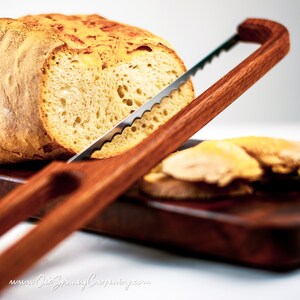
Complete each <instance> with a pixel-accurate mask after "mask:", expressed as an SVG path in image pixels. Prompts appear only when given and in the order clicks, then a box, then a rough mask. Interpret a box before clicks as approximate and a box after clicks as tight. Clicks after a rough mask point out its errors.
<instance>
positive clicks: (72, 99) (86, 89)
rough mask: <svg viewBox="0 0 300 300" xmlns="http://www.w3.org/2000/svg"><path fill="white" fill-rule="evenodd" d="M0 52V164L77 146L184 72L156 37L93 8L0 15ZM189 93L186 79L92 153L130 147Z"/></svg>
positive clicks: (56, 155) (54, 154) (62, 153)
mask: <svg viewBox="0 0 300 300" xmlns="http://www.w3.org/2000/svg"><path fill="white" fill-rule="evenodd" d="M0 55H1V57H2V59H1V62H0V64H1V67H0V78H1V87H0V109H1V114H0V141H1V144H0V162H1V163H11V162H18V161H25V160H33V159H35V160H36V159H37V160H39V159H42V160H43V159H54V158H61V157H67V156H71V155H73V154H75V153H78V152H80V151H81V150H83V149H84V148H85V147H86V146H88V145H89V144H90V143H91V142H92V141H93V140H95V139H96V138H98V137H99V136H101V135H102V134H103V133H105V132H106V131H107V130H109V129H110V128H111V127H113V126H114V125H115V124H117V123H118V122H119V121H121V120H122V119H123V118H124V117H126V116H127V115H128V114H130V113H131V112H132V111H134V110H136V109H137V108H138V107H139V106H141V105H142V104H143V103H144V102H145V101H147V100H149V99H151V98H152V97H153V96H154V95H156V94H157V93H158V92H159V91H160V90H161V89H162V88H163V87H165V86H166V85H168V84H169V83H171V82H172V81H173V80H174V79H175V78H177V77H178V76H179V75H180V74H182V73H183V72H184V71H185V67H184V64H183V63H182V61H181V60H180V58H179V57H178V55H177V54H176V53H175V51H174V50H173V48H172V47H171V46H170V45H169V44H168V43H167V42H166V41H164V40H163V39H161V38H159V37H156V36H155V35H153V34H151V33H149V32H148V31H145V30H142V29H139V28H136V27H132V26H128V25H124V24H121V23H117V22H114V21H110V20H107V19H105V18H103V17H100V16H98V15H80V16H79V15H78V16H65V15H58V14H48V15H36V16H26V17H23V18H20V19H17V20H15V19H1V20H0ZM3 58H5V59H3ZM193 98H194V91H193V86H192V83H191V82H188V83H187V84H185V85H183V86H182V87H181V88H180V89H179V91H176V92H174V93H173V94H172V95H171V96H170V97H169V98H166V99H164V100H163V103H162V104H161V105H158V106H156V107H155V108H154V109H153V110H152V111H151V112H150V113H146V114H145V115H144V117H143V118H142V119H141V120H137V121H136V122H135V123H134V125H133V126H132V127H130V128H127V129H126V130H125V131H124V132H123V134H122V135H120V136H116V137H115V139H114V141H113V142H112V143H110V144H106V145H105V146H104V147H103V149H102V150H101V151H100V152H97V153H95V156H96V157H99V158H102V157H109V156H114V155H117V154H119V153H121V152H123V151H125V150H127V149H129V148H131V147H132V146H134V145H135V144H137V143H138V142H140V141H141V140H142V139H144V138H145V137H146V136H148V135H149V134H150V133H151V132H153V131H154V130H155V129H156V128H157V127H158V126H160V125H161V124H163V123H165V122H166V121H167V120H168V119H170V118H171V117H172V116H173V115H174V114H176V113H177V112H178V111H179V110H180V109H181V108H183V107H184V106H185V105H187V104H188V103H189V102H190V101H191V100H192V99H193Z"/></svg>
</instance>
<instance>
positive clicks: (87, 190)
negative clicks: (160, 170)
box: [0, 19, 289, 288]
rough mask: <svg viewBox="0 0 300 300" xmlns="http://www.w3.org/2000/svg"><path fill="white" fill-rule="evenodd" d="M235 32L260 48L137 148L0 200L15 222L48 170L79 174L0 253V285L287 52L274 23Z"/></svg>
mask: <svg viewBox="0 0 300 300" xmlns="http://www.w3.org/2000/svg"><path fill="white" fill-rule="evenodd" d="M238 32H239V36H240V39H241V40H242V41H250V42H257V43H262V46H261V47H260V48H259V49H258V50H256V51H255V52H254V53H253V54H251V55H250V56H249V57H248V58H246V59H245V60H244V61H243V62H242V63H240V64H239V65H238V66H236V67H235V68H234V69H233V70H232V71H230V72H229V73H228V74H227V75H225V76H224V77H223V78H221V79H220V80H219V81H218V82H216V83H215V84H214V85H213V86H211V87H210V88H209V89H208V90H206V91H205V92H204V93H203V94H201V95H200V96H199V97H197V98H196V99H195V100H194V101H193V102H192V103H190V104H189V105H187V106H186V107H185V108H184V109H182V110H181V111H180V112H179V113H178V114H176V115H175V116H174V117H173V118H172V119H171V120H169V121H168V122H167V123H166V124H164V125H163V126H161V127H159V129H157V130H156V131H155V132H154V133H153V134H152V135H150V136H149V137H148V138H146V139H145V140H144V141H142V142H141V143H140V144H138V145H137V146H136V147H134V148H132V149H131V150H129V151H128V152H126V153H124V154H122V155H120V156H117V157H114V158H111V159H107V160H103V161H93V162H81V163H74V164H68V165H67V164H63V163H53V164H51V165H49V166H48V167H46V168H45V169H44V170H42V172H40V173H39V174H37V175H35V176H33V177H32V178H31V179H30V180H29V181H28V183H27V184H25V185H24V186H21V187H20V188H18V189H16V190H15V191H13V194H11V195H8V196H7V197H6V198H5V199H4V200H2V201H4V202H6V203H7V202H8V201H11V202H12V203H11V206H10V210H9V212H10V213H11V212H12V211H14V209H16V210H18V212H19V213H18V215H17V220H18V221H20V220H21V219H22V217H24V218H25V217H27V216H28V215H30V214H31V213H32V211H33V207H32V208H31V207H30V206H28V205H26V203H25V202H26V201H29V200H28V199H31V198H30V197H32V199H35V196H36V195H39V196H40V197H42V198H44V200H45V199H46V200H45V201H44V200H43V199H41V200H40V201H38V205H36V206H40V205H42V204H43V203H45V202H46V201H48V200H49V195H48V193H47V192H46V193H45V192H44V191H42V192H39V191H41V188H42V187H44V186H45V184H43V182H44V181H45V177H46V178H49V177H47V176H52V175H51V174H54V176H56V175H55V174H57V173H59V174H60V172H64V174H70V176H71V177H72V176H73V175H72V174H74V172H78V173H79V174H81V175H80V176H82V178H81V179H80V185H78V186H77V185H76V188H75V191H74V192H73V193H72V194H71V195H70V197H68V198H67V199H66V200H65V201H64V202H63V203H61V204H60V205H59V206H58V207H57V208H55V209H54V210H53V211H51V212H50V213H49V215H47V216H46V218H45V219H43V220H42V221H41V222H40V224H39V225H38V226H36V227H35V228H34V229H33V230H32V231H31V232H30V233H29V234H27V235H26V236H25V237H23V238H22V239H21V240H20V241H19V242H17V243H16V244H15V245H13V246H12V247H11V248H9V249H8V250H7V251H5V252H4V253H3V254H2V255H1V256H0V288H3V287H5V286H6V285H7V284H8V282H9V280H11V279H14V278H16V277H17V276H19V275H20V274H22V273H23V272H24V271H25V270H26V269H27V268H29V267H30V266H31V265H32V264H33V263H34V262H35V261H36V260H38V259H39V258H40V257H42V256H43V255H44V254H45V253H47V252H48V251H49V250H51V249H52V248H53V247H54V246H55V245H57V244H58V243H59V242H60V241H62V240H63V239H64V238H65V237H67V236H68V235H69V234H71V233H72V232H73V231H75V230H77V229H79V228H80V227H82V226H83V225H84V224H86V223H87V222H88V221H90V220H91V219H92V218H94V217H95V216H96V215H97V214H99V212H100V211H101V210H102V209H103V208H105V207H106V206H107V205H108V204H109V203H111V202H112V201H113V200H114V199H116V198H117V197H118V196H119V195H120V194H122V193H123V192H124V191H125V190H126V189H127V188H128V187H130V186H131V185H132V184H133V183H134V182H135V181H136V180H137V179H138V178H139V177H140V176H142V175H144V174H145V173H146V172H148V171H149V170H150V169H151V168H152V167H153V166H154V165H156V164H157V163H159V162H160V161H161V160H162V159H163V158H164V157H166V156H167V155H169V154H170V153H171V152H173V151H175V150H176V149H177V148H178V147H179V146H180V145H181V144H183V143H184V142H185V141H186V140H187V139H188V138H189V137H191V136H192V135H193V134H194V133H196V132H197V131H198V130H199V129H201V128H202V127H203V126H204V125H205V124H207V123H208V122H209V121H211V120H212V119H213V118H214V117H215V116H216V115H218V114H219V113H220V112H221V111H222V110H224V109H225V108H226V107H227V106H228V105H229V104H231V103H232V102H233V101H234V100H235V99H237V98H238V97H239V96H240V95H241V94H242V93H243V92H245V91H246V90H247V89H248V88H249V87H250V86H251V85H253V84H254V83H255V82H256V81H257V80H258V79H259V78H261V77H262V76H263V75H264V74H265V73H266V72H267V71H269V70H270V69H271V68H272V67H273V66H274V65H275V64H276V63H277V62H278V61H280V60H281V59H282V58H283V57H284V55H285V54H286V53H287V52H288V50H289V34H288V31H287V30H286V29H285V28H284V27H283V26H282V25H280V24H278V23H275V22H272V21H267V20H260V19H249V20H246V21H245V22H244V23H242V24H241V25H240V26H239V28H238ZM167 141H168V142H167ZM75 177H76V176H75ZM71 181H73V179H72V180H71ZM37 193H39V194H37ZM24 194H26V197H25V198H24V197H23V195H24ZM24 199H25V200H26V201H23V200H24ZM30 201H31V203H33V201H32V200H30ZM33 206H34V205H33ZM36 206H34V209H36ZM20 208H21V209H20ZM22 209H24V213H23V214H22ZM4 219H5V220H6V223H5V226H6V227H5V228H6V229H8V228H10V227H11V226H13V225H14V224H15V223H16V220H14V221H9V216H8V215H6V216H3V214H2V216H0V226H2V225H3V220H4Z"/></svg>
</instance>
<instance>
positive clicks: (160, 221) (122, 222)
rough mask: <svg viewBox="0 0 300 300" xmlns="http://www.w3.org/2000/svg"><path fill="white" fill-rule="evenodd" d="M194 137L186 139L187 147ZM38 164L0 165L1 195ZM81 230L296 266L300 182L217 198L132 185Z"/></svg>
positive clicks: (299, 258)
mask: <svg viewBox="0 0 300 300" xmlns="http://www.w3.org/2000/svg"><path fill="white" fill-rule="evenodd" d="M198 142H199V141H194V140H190V141H189V142H188V143H187V144H186V145H185V147H190V146H192V145H194V144H195V143H198ZM41 167H42V165H41V164H38V163H37V164H32V163H31V164H30V165H29V164H23V165H13V166H6V167H2V168H0V196H1V197H2V196H4V195H5V194H7V193H8V192H9V191H11V190H12V189H14V188H15V187H17V186H18V185H20V184H22V183H23V182H24V180H26V179H27V178H29V177H30V176H31V175H32V174H34V173H35V172H36V171H37V170H38V169H40V168H41ZM51 205H52V206H53V204H50V205H49V206H48V207H46V208H44V209H43V211H41V212H39V213H38V214H37V215H35V217H41V216H43V215H44V214H45V212H47V211H49V210H50V209H51ZM84 229H85V230H89V231H92V232H95V233H100V234H107V235H110V236H115V237H118V238H122V239H126V240H130V241H135V242H141V243H144V244H147V245H151V246H155V247H160V248H165V249H168V250H171V251H176V252H180V253H183V254H185V255H193V256H195V255H196V256H199V257H202V258H203V257H208V258H213V259H218V260H222V261H229V262H234V263H239V264H246V265H248V266H253V267H259V268H267V269H276V270H289V269H294V268H297V267H298V266H299V265H300V181H299V180H298V179H294V180H292V181H288V182H287V181H286V182H284V181H280V182H277V183H276V184H275V185H274V184H273V185H265V186H263V187H258V190H257V192H256V194H255V195H251V196H244V197H236V198H223V199H219V200H215V201H172V200H169V201H161V200H158V199H153V198H149V197H147V196H145V195H142V194H141V193H139V192H138V191H137V189H135V188H133V189H131V190H130V191H128V192H127V193H126V194H124V195H123V196H121V197H120V198H119V199H118V201H116V202H114V203H113V204H111V205H110V206H109V207H108V208H106V209H105V211H103V212H102V213H101V214H100V215H99V216H97V217H96V218H95V219H93V221H92V222H90V223H89V224H88V225H87V226H86V227H85V228H84Z"/></svg>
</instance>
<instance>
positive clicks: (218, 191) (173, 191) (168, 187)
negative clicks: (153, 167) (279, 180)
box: [139, 173, 253, 200]
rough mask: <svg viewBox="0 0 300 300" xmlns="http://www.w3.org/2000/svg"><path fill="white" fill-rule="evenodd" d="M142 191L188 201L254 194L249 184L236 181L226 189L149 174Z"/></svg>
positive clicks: (143, 182) (163, 175) (165, 197)
mask: <svg viewBox="0 0 300 300" xmlns="http://www.w3.org/2000/svg"><path fill="white" fill-rule="evenodd" d="M139 188H140V190H141V191H142V192H143V193H145V194H147V195H149V196H151V197H154V198H159V199H172V200H188V199H203V200H205V199H216V198H220V197H234V196H244V195H248V194H251V193H253V189H252V187H251V185H250V184H249V183H246V182H240V181H235V182H232V183H230V184H229V185H227V186H225V187H219V186H216V185H213V184H207V183H205V182H188V181H183V180H179V179H175V178H173V177H171V176H168V175H166V174H164V173H149V174H147V175H146V176H144V177H143V178H142V180H141V181H140V183H139Z"/></svg>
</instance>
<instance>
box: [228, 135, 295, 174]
mask: <svg viewBox="0 0 300 300" xmlns="http://www.w3.org/2000/svg"><path fill="white" fill-rule="evenodd" d="M225 141H227V142H230V143H234V144H235V145H238V146H239V147H242V148H243V149H244V150H245V151H246V152H247V153H248V154H249V155H251V156H252V157H253V158H255V159H256V160H258V161H259V163H260V164H261V165H262V166H263V167H267V168H270V169H271V170H272V171H273V172H274V173H282V174H287V173H291V172H295V171H297V170H298V172H299V174H300V142H296V141H289V140H285V139H279V138H272V137H259V136H247V137H239V138H232V139H226V140H225Z"/></svg>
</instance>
